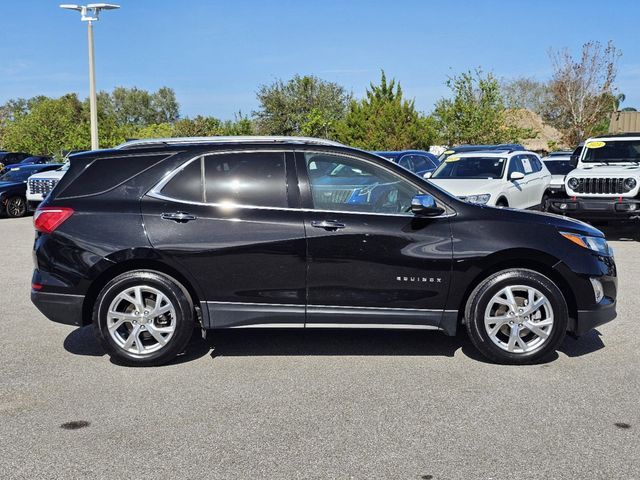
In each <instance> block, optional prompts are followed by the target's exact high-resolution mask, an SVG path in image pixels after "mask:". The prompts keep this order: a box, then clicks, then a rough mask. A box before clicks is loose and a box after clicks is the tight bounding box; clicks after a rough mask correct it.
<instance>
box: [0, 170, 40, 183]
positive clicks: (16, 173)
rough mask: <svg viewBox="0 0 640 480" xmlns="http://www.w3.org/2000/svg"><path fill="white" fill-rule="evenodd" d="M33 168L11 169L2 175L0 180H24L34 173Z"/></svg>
mask: <svg viewBox="0 0 640 480" xmlns="http://www.w3.org/2000/svg"><path fill="white" fill-rule="evenodd" d="M33 173H34V172H33V170H30V169H25V170H20V169H16V170H9V171H8V172H6V173H5V174H3V175H2V176H0V182H24V181H26V180H27V178H29V177H30V176H31V175H33Z"/></svg>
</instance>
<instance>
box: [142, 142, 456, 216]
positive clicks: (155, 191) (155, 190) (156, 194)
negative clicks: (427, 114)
mask: <svg viewBox="0 0 640 480" xmlns="http://www.w3.org/2000/svg"><path fill="white" fill-rule="evenodd" d="M265 152H270V153H274V152H275V153H283V154H287V153H291V152H294V153H298V152H303V153H304V152H311V153H318V154H327V155H336V154H335V153H334V152H323V151H318V150H304V151H300V150H295V149H289V148H282V149H271V148H270V149H243V150H237V149H229V150H219V151H214V152H209V153H200V154H199V155H197V156H196V157H193V158H191V159H189V160H187V161H185V162H184V163H183V164H181V165H180V166H178V167H176V168H175V169H173V170H172V171H170V172H168V173H166V174H165V176H164V177H162V179H161V180H160V181H159V182H158V183H157V184H156V185H155V186H153V187H152V188H151V189H150V190H149V191H148V192H147V195H148V196H150V197H152V198H155V199H158V200H164V201H169V202H176V203H182V204H184V205H197V206H203V207H217V208H224V209H229V210H233V209H250V210H274V211H284V212H318V213H341V214H358V215H380V216H385V217H404V218H411V217H412V215H405V214H398V213H377V212H358V211H349V210H321V209H317V208H302V207H300V208H292V207H265V206H262V205H240V204H226V203H216V202H194V201H191V200H181V199H178V198H173V197H168V196H166V195H162V193H160V192H161V190H162V189H163V188H164V187H165V186H166V184H167V183H169V182H170V181H171V180H172V179H173V177H175V176H176V175H177V174H178V173H180V172H181V171H182V170H184V169H185V168H186V167H187V166H189V165H190V164H191V163H192V162H195V161H196V160H201V159H204V157H207V156H210V155H225V154H230V153H265ZM339 155H341V156H345V157H350V158H354V159H356V160H362V161H365V162H368V163H371V164H372V165H375V166H378V167H380V168H383V169H384V170H388V169H387V168H385V167H382V166H381V165H378V164H377V163H375V162H372V161H370V160H367V159H363V158H361V157H358V156H355V155H349V154H345V153H342V152H341V153H340V154H339ZM285 169H286V167H285ZM390 173H391V174H392V175H395V176H398V175H397V174H396V173H395V172H393V171H390ZM285 174H286V170H285ZM400 178H401V179H402V180H405V181H408V182H409V183H410V184H411V185H414V186H415V187H416V188H418V189H419V187H418V186H417V185H415V184H414V183H413V182H410V181H409V180H407V179H405V178H403V177H400ZM443 203H445V205H447V207H448V208H449V209H450V210H453V209H452V208H451V207H450V206H449V205H448V204H446V202H443ZM454 216H456V212H455V210H454V211H453V212H451V213H444V214H442V215H438V216H435V217H425V218H431V219H436V218H449V217H454Z"/></svg>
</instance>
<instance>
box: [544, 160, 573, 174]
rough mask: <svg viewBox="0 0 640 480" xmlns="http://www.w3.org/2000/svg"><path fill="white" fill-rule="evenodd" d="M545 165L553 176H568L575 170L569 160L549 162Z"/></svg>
mask: <svg viewBox="0 0 640 480" xmlns="http://www.w3.org/2000/svg"><path fill="white" fill-rule="evenodd" d="M544 164H545V166H546V167H547V168H548V169H549V171H550V172H551V175H566V174H567V173H569V172H570V171H571V170H573V165H571V162H570V161H569V160H547V161H545V162H544Z"/></svg>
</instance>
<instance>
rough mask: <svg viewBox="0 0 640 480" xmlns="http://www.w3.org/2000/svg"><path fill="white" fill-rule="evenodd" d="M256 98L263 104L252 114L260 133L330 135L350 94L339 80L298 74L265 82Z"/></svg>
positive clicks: (344, 108) (343, 114)
mask: <svg viewBox="0 0 640 480" xmlns="http://www.w3.org/2000/svg"><path fill="white" fill-rule="evenodd" d="M257 98H258V101H259V102H260V108H259V110H258V111H256V112H253V114H254V116H255V118H256V124H257V128H258V131H259V132H260V133H262V134H265V135H303V134H304V135H311V136H321V137H331V135H332V130H333V126H334V125H335V124H336V123H337V122H338V121H339V120H341V119H342V118H344V116H345V114H346V111H347V107H348V104H349V101H350V99H351V95H350V94H349V93H347V92H346V90H345V89H344V88H343V87H341V86H340V85H338V84H337V83H333V82H327V81H324V80H321V79H320V78H318V77H314V76H308V75H306V76H304V77H301V76H300V75H296V76H294V77H293V78H292V79H291V80H289V81H288V82H286V83H285V82H283V81H282V80H276V81H275V82H274V83H272V84H271V85H262V86H261V87H260V89H259V90H258V93H257Z"/></svg>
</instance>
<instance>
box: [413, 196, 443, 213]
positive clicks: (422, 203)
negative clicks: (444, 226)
mask: <svg viewBox="0 0 640 480" xmlns="http://www.w3.org/2000/svg"><path fill="white" fill-rule="evenodd" d="M411 211H412V212H413V214H414V215H420V216H422V217H435V216H437V215H441V214H443V213H444V208H440V207H439V206H438V205H436V200H435V199H434V198H433V197H432V196H431V195H416V196H415V197H413V199H412V200H411Z"/></svg>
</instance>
